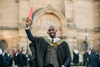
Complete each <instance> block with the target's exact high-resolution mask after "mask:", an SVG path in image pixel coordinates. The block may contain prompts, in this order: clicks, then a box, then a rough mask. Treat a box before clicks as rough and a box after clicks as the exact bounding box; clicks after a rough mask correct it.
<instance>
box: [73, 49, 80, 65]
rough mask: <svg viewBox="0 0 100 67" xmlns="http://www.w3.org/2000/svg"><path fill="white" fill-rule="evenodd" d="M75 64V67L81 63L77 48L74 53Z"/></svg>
mask: <svg viewBox="0 0 100 67" xmlns="http://www.w3.org/2000/svg"><path fill="white" fill-rule="evenodd" d="M73 63H74V65H75V66H76V65H77V64H78V63H79V51H78V49H77V48H75V49H74V51H73Z"/></svg>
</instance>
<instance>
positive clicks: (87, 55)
mask: <svg viewBox="0 0 100 67" xmlns="http://www.w3.org/2000/svg"><path fill="white" fill-rule="evenodd" d="M90 55H91V48H89V49H87V50H86V52H85V53H84V66H86V67H89V62H88V60H89V56H90Z"/></svg>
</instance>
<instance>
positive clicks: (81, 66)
mask: <svg viewBox="0 0 100 67" xmlns="http://www.w3.org/2000/svg"><path fill="white" fill-rule="evenodd" d="M71 67H86V66H71Z"/></svg>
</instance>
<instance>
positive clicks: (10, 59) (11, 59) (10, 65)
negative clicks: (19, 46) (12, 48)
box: [8, 54, 13, 67]
mask: <svg viewBox="0 0 100 67" xmlns="http://www.w3.org/2000/svg"><path fill="white" fill-rule="evenodd" d="M8 57H9V64H8V66H9V67H12V65H13V58H12V56H11V54H8Z"/></svg>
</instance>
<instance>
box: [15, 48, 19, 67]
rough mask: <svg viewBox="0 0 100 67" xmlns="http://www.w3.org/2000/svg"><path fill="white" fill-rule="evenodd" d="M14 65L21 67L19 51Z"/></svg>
mask: <svg viewBox="0 0 100 67" xmlns="http://www.w3.org/2000/svg"><path fill="white" fill-rule="evenodd" d="M14 64H15V65H16V66H17V67H20V54H19V50H18V51H17V52H16V53H15V54H14Z"/></svg>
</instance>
